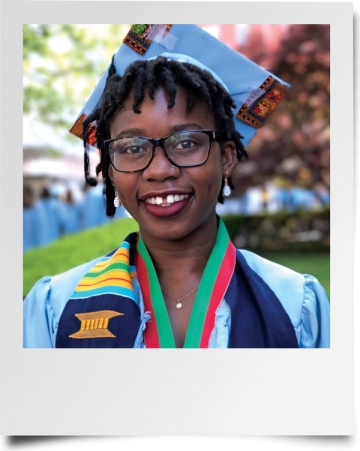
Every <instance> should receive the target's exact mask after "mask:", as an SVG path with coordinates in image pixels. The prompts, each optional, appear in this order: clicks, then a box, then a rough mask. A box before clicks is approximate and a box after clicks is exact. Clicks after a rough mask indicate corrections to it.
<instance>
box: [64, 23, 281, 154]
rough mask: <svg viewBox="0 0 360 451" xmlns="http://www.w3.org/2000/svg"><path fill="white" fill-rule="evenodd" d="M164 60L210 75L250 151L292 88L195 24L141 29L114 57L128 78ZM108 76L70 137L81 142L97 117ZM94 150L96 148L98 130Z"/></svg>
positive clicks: (135, 30) (128, 37)
mask: <svg viewBox="0 0 360 451" xmlns="http://www.w3.org/2000/svg"><path fill="white" fill-rule="evenodd" d="M159 55H163V56H165V57H168V58H172V59H176V60H178V61H186V62H190V63H193V64H195V65H198V66H199V67H201V68H203V69H206V70H208V71H209V72H211V73H212V75H213V76H214V77H215V78H216V79H217V80H218V81H219V82H220V83H222V85H224V86H225V88H226V89H227V90H228V91H229V93H230V94H231V96H232V98H233V100H234V103H235V104H236V108H235V109H234V116H235V126H236V129H237V131H238V132H239V133H240V135H241V136H242V137H243V144H244V146H246V145H247V144H248V143H249V141H250V140H251V139H252V137H253V136H254V135H255V133H256V131H257V130H258V129H259V128H260V127H261V126H262V125H263V124H264V122H265V120H266V118H267V116H268V115H269V114H270V113H271V112H272V111H273V110H274V109H275V108H276V106H277V104H278V103H279V102H280V100H281V99H282V98H283V97H284V95H285V93H286V91H287V89H288V87H289V85H288V84H287V83H285V82H284V81H282V80H280V79H279V78H278V77H276V76H275V75H273V74H272V73H270V72H268V71H267V70H265V69H263V68H262V67H260V66H258V65H257V64H255V63H254V62H252V61H251V60H250V59H248V58H246V57H245V56H243V55H241V54H240V53H239V52H236V51H235V50H233V49H231V48H230V47H228V46H227V45H226V44H224V43H223V42H221V41H219V40H218V39H216V38H215V37H213V36H212V35H211V34H209V33H208V32H206V31H205V30H203V29H202V28H201V27H199V26H197V25H193V24H136V25H133V26H132V27H131V29H130V30H129V32H128V34H127V35H126V37H125V38H124V40H123V42H122V44H121V46H120V48H119V49H118V50H117V52H116V53H115V55H114V60H113V62H114V65H115V68H116V72H117V73H118V74H119V75H123V74H124V72H125V69H126V68H127V67H128V66H129V64H131V63H133V62H134V61H135V60H139V59H143V60H147V59H152V58H156V57H157V56H159ZM107 76H108V71H106V72H105V73H104V74H103V75H102V77H101V79H100V81H99V82H98V84H97V86H96V87H95V89H94V91H93V92H92V94H91V95H90V97H89V98H88V100H87V101H86V103H85V105H84V107H83V109H82V110H81V112H80V114H79V116H78V118H77V119H76V121H75V123H74V125H73V126H72V128H71V130H70V132H71V133H72V134H74V135H76V136H78V137H80V138H82V132H83V131H82V123H83V120H84V119H85V118H86V117H87V116H88V115H89V114H90V113H91V112H92V111H93V109H94V108H95V107H96V105H97V103H98V102H99V100H100V98H101V96H102V93H103V90H104V88H105V84H106V79H107ZM89 144H91V145H93V146H96V139H95V128H94V129H93V132H92V133H91V135H90V138H89Z"/></svg>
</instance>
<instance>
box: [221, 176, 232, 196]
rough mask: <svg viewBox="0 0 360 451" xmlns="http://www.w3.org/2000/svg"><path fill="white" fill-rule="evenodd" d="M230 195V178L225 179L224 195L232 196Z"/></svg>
mask: <svg viewBox="0 0 360 451" xmlns="http://www.w3.org/2000/svg"><path fill="white" fill-rule="evenodd" d="M230 194H231V188H230V186H229V182H228V178H227V177H225V179H224V188H223V195H224V196H225V197H228V196H230Z"/></svg>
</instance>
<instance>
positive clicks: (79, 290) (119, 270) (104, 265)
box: [71, 241, 136, 300]
mask: <svg viewBox="0 0 360 451" xmlns="http://www.w3.org/2000/svg"><path fill="white" fill-rule="evenodd" d="M135 276H136V269H135V266H134V265H130V244H129V243H128V242H127V241H124V242H123V243H122V244H121V245H120V247H119V248H118V249H117V250H116V251H115V252H114V253H113V254H112V255H111V256H109V257H108V259H107V260H105V261H101V262H98V263H96V265H95V266H93V267H92V268H91V269H90V271H89V272H88V273H87V274H85V276H84V277H83V278H82V279H81V281H80V282H79V284H78V286H77V287H76V289H75V291H74V293H73V295H72V297H71V299H84V298H90V297H93V296H98V295H102V294H115V295H121V296H125V297H128V298H131V299H133V300H135V293H134V289H133V285H132V281H133V279H134V277H135Z"/></svg>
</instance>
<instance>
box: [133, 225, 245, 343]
mask: <svg viewBox="0 0 360 451" xmlns="http://www.w3.org/2000/svg"><path fill="white" fill-rule="evenodd" d="M235 262H236V249H235V247H234V245H233V244H232V243H231V241H230V239H229V235H228V233H227V231H226V228H225V225H224V223H223V222H222V220H220V221H219V227H218V233H217V238H216V242H215V246H214V248H213V250H212V252H211V255H210V257H209V260H208V262H207V264H206V267H205V270H204V273H203V276H202V278H201V281H200V285H199V288H198V291H197V294H196V298H195V301H194V306H193V309H192V312H191V316H190V320H189V325H188V329H187V333H186V337H185V342H184V348H207V347H208V343H209V338H210V334H211V332H212V330H213V328H214V326H215V318H216V316H215V314H216V310H217V308H218V307H219V305H220V303H221V301H222V300H223V298H224V295H225V293H226V290H227V288H228V286H229V283H230V280H231V277H232V275H233V272H234V268H235ZM136 269H137V274H138V280H139V283H140V286H141V291H142V294H143V298H144V304H145V310H146V311H148V312H150V316H151V320H149V321H148V323H147V324H146V330H145V333H144V340H145V345H146V347H147V348H175V347H176V346H175V341H174V336H173V333H172V329H171V324H170V321H169V316H168V314H167V310H166V306H165V302H164V298H163V294H162V291H161V288H160V284H159V281H158V278H157V275H156V271H155V268H154V265H153V263H152V260H151V257H150V255H149V253H148V251H147V249H146V247H145V244H144V242H143V241H142V239H141V237H140V239H139V242H138V253H137V255H136Z"/></svg>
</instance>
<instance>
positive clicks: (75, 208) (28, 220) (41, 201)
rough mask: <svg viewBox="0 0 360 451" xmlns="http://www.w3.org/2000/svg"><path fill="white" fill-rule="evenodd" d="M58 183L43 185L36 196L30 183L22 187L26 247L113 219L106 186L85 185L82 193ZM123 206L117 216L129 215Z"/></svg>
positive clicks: (37, 245)
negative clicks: (108, 209)
mask: <svg viewBox="0 0 360 451" xmlns="http://www.w3.org/2000/svg"><path fill="white" fill-rule="evenodd" d="M76 194H77V195H75V193H74V191H73V190H72V189H70V188H67V189H64V188H63V187H61V186H59V185H53V186H51V187H46V186H45V187H43V189H42V191H41V195H40V197H37V196H36V194H35V192H34V189H33V187H32V186H31V185H30V184H24V187H23V251H24V252H25V251H28V250H30V249H32V248H34V247H41V246H46V245H47V244H50V243H51V242H53V241H55V240H56V239H58V238H59V237H60V236H63V235H66V234H69V233H75V232H79V231H80V230H84V229H87V228H89V227H96V226H99V225H101V224H105V223H106V222H107V221H109V220H110V218H109V217H108V216H106V213H105V195H104V193H103V186H102V185H101V184H98V185H97V186H96V187H88V186H87V187H86V188H85V191H84V192H83V193H81V194H80V195H79V193H76ZM126 216H128V215H127V212H126V210H125V209H124V208H123V207H119V208H118V209H117V211H116V215H115V219H117V218H122V217H126Z"/></svg>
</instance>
